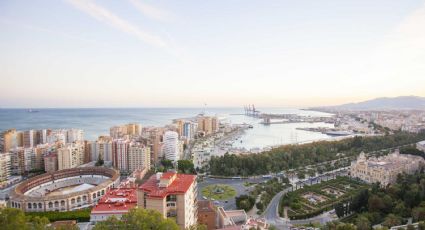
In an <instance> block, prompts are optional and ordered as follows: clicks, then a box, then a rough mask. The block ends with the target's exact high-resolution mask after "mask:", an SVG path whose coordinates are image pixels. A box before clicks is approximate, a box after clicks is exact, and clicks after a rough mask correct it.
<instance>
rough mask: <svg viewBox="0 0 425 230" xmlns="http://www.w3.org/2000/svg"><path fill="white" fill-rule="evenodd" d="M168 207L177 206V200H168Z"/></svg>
mask: <svg viewBox="0 0 425 230" xmlns="http://www.w3.org/2000/svg"><path fill="white" fill-rule="evenodd" d="M166 205H167V208H176V207H177V202H175V201H167V204H166Z"/></svg>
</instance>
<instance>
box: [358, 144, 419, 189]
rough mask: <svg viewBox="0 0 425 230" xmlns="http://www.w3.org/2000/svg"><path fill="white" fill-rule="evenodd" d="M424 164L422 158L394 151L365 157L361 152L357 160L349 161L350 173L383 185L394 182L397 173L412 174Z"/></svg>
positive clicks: (368, 181)
mask: <svg viewBox="0 0 425 230" xmlns="http://www.w3.org/2000/svg"><path fill="white" fill-rule="evenodd" d="M424 165H425V161H424V159H423V158H422V157H419V156H413V155H408V154H399V153H398V152H395V153H392V154H389V155H387V156H383V157H379V158H375V157H371V158H369V159H367V158H366V156H365V154H364V153H363V152H362V153H360V155H359V157H358V158H357V160H356V161H354V162H352V163H351V168H350V175H351V177H354V178H359V179H361V180H363V181H365V182H367V183H377V182H379V183H380V184H381V186H383V187H384V186H387V185H388V184H391V183H394V182H395V181H396V179H397V175H398V174H400V173H407V174H413V173H415V172H416V171H417V170H419V169H420V167H423V166H424Z"/></svg>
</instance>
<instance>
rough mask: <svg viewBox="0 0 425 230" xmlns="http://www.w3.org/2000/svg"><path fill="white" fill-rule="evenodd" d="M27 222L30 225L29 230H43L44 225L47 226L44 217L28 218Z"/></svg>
mask: <svg viewBox="0 0 425 230" xmlns="http://www.w3.org/2000/svg"><path fill="white" fill-rule="evenodd" d="M28 220H29V222H30V223H31V230H45V229H46V225H48V224H49V219H47V218H46V217H39V216H34V217H28Z"/></svg>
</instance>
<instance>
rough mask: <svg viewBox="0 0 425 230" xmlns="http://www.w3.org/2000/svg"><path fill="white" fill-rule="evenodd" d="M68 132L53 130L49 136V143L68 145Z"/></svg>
mask: <svg viewBox="0 0 425 230" xmlns="http://www.w3.org/2000/svg"><path fill="white" fill-rule="evenodd" d="M67 135H68V131H67V130H66V129H57V130H52V132H50V134H49V135H47V143H49V144H55V143H56V142H60V143H64V144H65V143H66V141H67Z"/></svg>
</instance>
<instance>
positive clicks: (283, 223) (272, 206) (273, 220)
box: [261, 168, 347, 229]
mask: <svg viewBox="0 0 425 230" xmlns="http://www.w3.org/2000/svg"><path fill="white" fill-rule="evenodd" d="M346 173H347V171H346V169H345V168H343V169H341V170H336V171H334V172H332V173H325V174H323V175H319V176H317V177H311V178H308V179H306V180H304V181H301V182H299V183H297V185H296V186H295V187H289V188H286V189H284V190H283V191H281V192H279V193H278V194H276V195H275V196H274V197H273V199H272V200H271V201H270V203H269V205H268V206H267V208H266V210H265V211H264V213H263V214H262V215H261V217H262V218H265V219H266V221H267V222H268V223H269V224H271V225H274V226H275V227H276V228H278V229H290V228H291V226H292V225H294V224H309V223H311V222H315V223H321V224H324V223H327V222H329V221H332V220H334V219H335V216H334V215H332V214H331V212H332V211H330V212H325V213H323V214H321V215H319V216H316V217H313V218H310V219H305V220H288V219H285V218H282V217H280V215H279V203H280V200H282V196H284V195H285V194H286V193H288V192H291V191H294V190H297V189H300V188H302V187H304V185H312V184H317V183H320V182H322V181H327V180H331V179H334V178H335V177H336V176H339V175H346Z"/></svg>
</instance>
